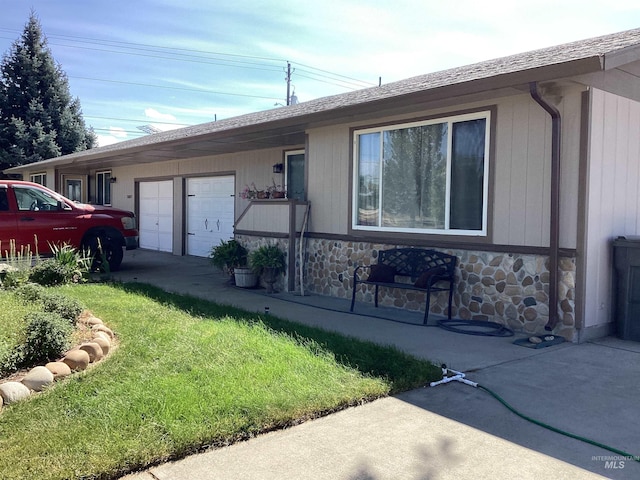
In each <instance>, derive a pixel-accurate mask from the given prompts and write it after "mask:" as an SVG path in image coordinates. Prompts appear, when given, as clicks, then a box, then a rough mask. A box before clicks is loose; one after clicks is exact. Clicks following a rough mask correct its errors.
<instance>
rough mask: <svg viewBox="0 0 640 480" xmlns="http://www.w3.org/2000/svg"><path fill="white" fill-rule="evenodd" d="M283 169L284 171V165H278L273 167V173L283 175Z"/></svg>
mask: <svg viewBox="0 0 640 480" xmlns="http://www.w3.org/2000/svg"><path fill="white" fill-rule="evenodd" d="M283 169H284V163H276V164H275V165H274V166H273V173H282V170H283Z"/></svg>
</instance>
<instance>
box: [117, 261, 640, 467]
mask: <svg viewBox="0 0 640 480" xmlns="http://www.w3.org/2000/svg"><path fill="white" fill-rule="evenodd" d="M114 278H116V279H117V280H121V281H137V282H144V283H151V284H154V285H157V286H159V287H162V288H164V289H166V290H168V291H174V292H178V293H187V294H190V295H193V296H197V297H202V298H206V299H210V300H213V301H216V302H219V303H225V304H229V305H234V306H239V307H242V308H244V309H247V310H249V311H256V312H261V313H262V312H264V309H265V307H269V310H270V312H271V314H273V315H277V316H280V317H283V318H288V319H291V320H294V321H297V322H300V323H305V324H309V325H314V326H319V327H322V328H325V329H327V330H333V331H337V332H340V333H343V334H346V335H351V336H355V337H358V338H361V339H365V340H370V341H374V342H377V343H381V344H393V345H396V346H397V347H399V348H401V349H403V350H404V351H406V352H408V353H410V354H412V355H415V356H417V357H421V358H427V359H429V360H432V361H434V362H438V363H446V364H447V365H448V366H450V367H451V368H453V369H456V370H460V371H465V372H467V376H468V378H469V379H471V380H473V381H475V382H478V383H479V384H480V385H482V386H485V387H486V388H488V389H490V390H492V391H494V392H495V393H496V394H498V395H499V396H500V397H502V398H503V399H504V400H505V401H506V402H508V403H509V404H510V405H512V406H513V407H514V408H515V409H517V410H518V411H520V412H521V413H522V414H524V415H526V416H528V417H532V418H534V419H536V420H539V421H542V422H544V423H546V424H548V425H551V426H553V427H555V428H557V429H560V430H563V431H567V432H571V433H573V434H575V435H578V436H581V437H586V438H588V439H591V440H593V441H596V442H598V443H600V444H604V445H607V446H610V447H613V448H615V449H618V450H621V451H623V452H629V453H631V454H633V455H640V416H639V415H638V413H639V411H640V343H636V342H625V341H621V340H619V339H616V338H612V337H610V338H605V339H602V340H600V341H597V342H590V343H586V344H581V345H575V344H570V343H563V344H560V345H555V346H551V347H547V348H543V349H530V348H525V347H521V346H516V345H514V344H513V341H514V339H515V338H518V337H511V338H496V337H478V336H472V335H463V334H458V333H452V332H448V331H445V330H442V329H440V328H437V327H423V326H418V325H413V324H412V323H420V320H421V316H420V315H419V314H411V313H408V312H403V311H400V310H395V309H382V310H381V309H378V310H376V309H373V308H372V307H370V306H368V305H361V304H359V305H358V306H357V307H356V310H357V311H358V312H359V313H360V314H358V315H354V314H350V313H348V302H346V301H344V300H338V299H331V298H325V297H318V296H313V297H294V296H293V295H291V294H277V295H273V296H267V295H265V294H261V293H258V292H256V291H247V290H243V289H239V288H235V287H231V286H228V285H226V284H225V278H224V276H222V275H221V274H220V273H218V272H216V271H215V270H214V269H213V268H212V267H211V266H210V264H209V263H208V261H207V259H201V258H194V257H176V256H172V255H169V254H163V253H156V252H146V251H142V250H140V251H133V252H126V255H125V261H124V263H123V265H122V270H121V271H120V272H118V273H116V274H114ZM311 305H314V306H311ZM374 315H375V316H374ZM378 316H384V317H386V318H378ZM403 322H404V323H403ZM602 477H605V478H614V479H637V478H640V463H639V462H636V461H634V460H632V459H628V458H623V457H621V456H620V455H618V454H616V453H612V452H610V451H608V450H606V449H603V448H600V447H598V446H594V445H592V444H589V443H585V442H582V441H579V440H576V439H573V438H569V437H567V436H564V435H561V434H559V433H555V432H553V431H550V430H547V429H545V428H542V427H540V426H538V425H535V424H533V423H531V422H528V421H526V420H524V419H522V418H520V417H518V416H517V415H515V414H513V413H512V412H510V411H509V410H508V409H507V408H506V407H505V406H503V405H502V404H501V403H500V402H499V401H498V400H496V399H495V398H494V397H492V396H491V395H490V394H488V393H487V392H486V391H484V390H481V389H477V388H473V387H471V386H467V385H463V384H461V383H457V382H452V383H449V384H446V385H440V386H437V387H426V388H420V389H417V390H413V391H410V392H405V393H403V394H401V395H398V396H395V397H390V398H384V399H381V400H378V401H375V402H372V403H369V404H367V405H364V406H360V407H355V408H350V409H348V410H344V411H341V412H339V413H336V414H333V415H330V416H327V417H324V418H321V419H318V420H314V421H309V422H306V423H304V424H302V425H299V426H296V427H293V428H289V429H286V430H282V431H277V432H272V433H269V434H265V435H261V436H259V437H257V438H255V439H252V440H249V441H246V442H241V443H238V444H235V445H232V446H230V447H226V448H221V449H216V450H211V451H208V452H205V453H202V454H198V455H193V456H190V457H187V458H185V459H182V460H179V461H176V462H170V463H167V464H163V465H159V466H156V467H152V468H150V469H149V470H146V471H144V472H139V473H136V474H132V475H128V476H126V477H123V478H125V479H127V480H152V479H153V480H186V479H203V480H205V479H212V480H213V479H216V480H218V479H220V480H222V479H225V480H226V479H260V480H262V479H332V480H335V479H338V480H355V479H367V480H381V479H407V480H423V479H461V478H462V479H466V478H469V479H471V478H473V479H478V478H487V479H489V478H490V479H503V478H504V479H540V478H553V479H558V478H567V479H574V478H575V479H584V478H602Z"/></svg>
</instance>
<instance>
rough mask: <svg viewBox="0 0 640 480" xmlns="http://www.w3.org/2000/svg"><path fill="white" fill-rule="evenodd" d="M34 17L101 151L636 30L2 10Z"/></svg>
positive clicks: (413, 10)
mask: <svg viewBox="0 0 640 480" xmlns="http://www.w3.org/2000/svg"><path fill="white" fill-rule="evenodd" d="M1 6H2V15H1V17H0V52H1V53H3V54H5V53H8V52H9V50H10V47H11V45H12V43H13V42H14V41H15V40H16V39H18V38H19V36H20V34H21V32H22V30H23V28H24V25H25V23H26V22H27V20H28V17H29V12H30V10H31V9H32V8H33V9H34V10H35V12H36V14H37V15H38V17H39V19H40V23H41V25H42V28H43V31H44V33H45V34H46V36H47V38H48V41H49V47H50V49H51V51H52V52H53V56H54V58H55V59H56V61H57V62H59V63H60V64H61V66H62V69H63V70H64V71H65V72H66V73H67V75H68V76H69V82H70V87H71V93H72V95H73V96H76V97H78V98H79V99H80V102H81V105H82V110H83V114H84V118H85V121H86V122H87V124H88V125H90V126H93V127H94V128H95V130H96V133H97V134H98V136H99V141H100V145H106V144H109V143H113V142H116V141H122V140H127V139H131V138H136V137H139V136H141V135H144V133H143V132H142V131H141V130H140V129H139V128H138V127H141V126H145V125H153V126H154V127H155V128H157V129H161V130H166V129H170V128H176V127H177V126H186V125H194V124H198V123H204V122H208V121H213V120H214V119H216V118H217V119H224V118H229V117H233V116H236V115H241V114H244V113H249V112H255V111H259V110H266V109H269V108H280V107H279V106H277V105H276V104H284V103H286V82H285V69H286V65H287V61H288V62H291V65H292V69H293V74H292V78H291V84H292V88H293V89H295V94H296V96H297V97H298V99H299V101H301V102H303V101H306V100H311V99H313V98H318V97H322V96H327V95H335V94H339V93H344V92H348V91H350V90H353V89H356V88H363V87H366V86H371V85H377V84H378V81H379V78H381V79H382V82H383V83H389V82H392V81H397V80H401V79H404V78H409V77H412V76H415V75H420V74H423V73H429V72H434V71H438V70H443V69H446V68H450V67H457V66H462V65H467V64H470V63H474V62H478V61H482V60H487V59H490V58H495V57H500V56H504V55H510V54H514V53H519V52H524V51H527V50H533V49H536V48H542V47H546V46H551V45H556V44H560V43H565V42H569V41H573V40H580V39H583V38H589V37H594V36H598V35H604V34H607V33H613V32H617V31H622V30H627V29H630V28H637V27H640V2H638V1H637V0H622V1H615V0H612V1H609V2H603V1H591V0H582V1H575V0H568V1H562V2H558V1H557V0H537V1H536V2H514V1H513V0H511V1H503V0H496V1H491V0H487V1H485V2H478V1H477V0H456V1H455V2H444V1H441V0H438V1H432V0H389V1H387V0H335V1H334V0H316V1H314V2H308V1H301V0H262V1H260V0H234V1H231V2H219V1H211V0H182V1H177V0H153V1H152V0H136V1H133V2H132V1H131V0H111V1H109V2H97V1H91V0H82V1H81V0H58V1H54V0H31V1H30V2H25V1H21V0H4V1H2V3H1Z"/></svg>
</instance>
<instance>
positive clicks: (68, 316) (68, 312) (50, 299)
mask: <svg viewBox="0 0 640 480" xmlns="http://www.w3.org/2000/svg"><path fill="white" fill-rule="evenodd" d="M41 300H42V309H43V310H44V311H45V312H48V313H54V314H56V315H59V316H61V317H62V318H64V319H65V320H66V321H67V322H68V323H69V324H70V325H75V323H76V320H77V318H78V316H79V315H80V314H81V313H82V306H81V305H80V303H79V302H78V301H77V300H74V299H73V298H68V297H65V296H63V295H58V294H56V293H49V292H45V295H44V297H42V299H41Z"/></svg>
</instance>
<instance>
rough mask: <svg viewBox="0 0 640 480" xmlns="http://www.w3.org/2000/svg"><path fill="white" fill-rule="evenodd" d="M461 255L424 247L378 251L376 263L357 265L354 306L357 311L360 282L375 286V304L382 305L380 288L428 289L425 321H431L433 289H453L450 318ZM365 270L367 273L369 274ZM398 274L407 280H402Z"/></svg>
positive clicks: (352, 306)
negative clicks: (379, 295) (457, 267)
mask: <svg viewBox="0 0 640 480" xmlns="http://www.w3.org/2000/svg"><path fill="white" fill-rule="evenodd" d="M457 260H458V259H457V258H456V257H455V256H454V255H449V254H447V253H443V252H439V251H437V250H428V249H423V248H392V249H388V250H380V251H379V252H378V262H377V263H376V264H374V265H369V266H366V265H357V266H356V268H355V270H354V272H353V292H352V295H351V309H350V311H351V312H353V309H354V307H355V301H356V290H357V288H358V285H360V284H365V285H374V286H375V296H374V299H375V306H376V307H377V306H378V290H379V289H380V287H383V288H401V289H406V290H417V291H421V292H425V293H426V297H427V298H426V304H425V311H424V321H423V324H424V325H426V324H427V320H428V318H429V307H430V303H431V293H433V292H446V291H448V292H449V309H448V318H449V319H451V303H452V300H453V284H454V280H455V267H456V264H457ZM365 273H366V274H367V275H365ZM398 277H400V279H402V280H405V281H398V280H399V279H398Z"/></svg>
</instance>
